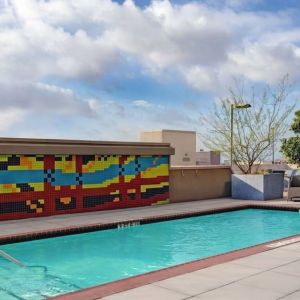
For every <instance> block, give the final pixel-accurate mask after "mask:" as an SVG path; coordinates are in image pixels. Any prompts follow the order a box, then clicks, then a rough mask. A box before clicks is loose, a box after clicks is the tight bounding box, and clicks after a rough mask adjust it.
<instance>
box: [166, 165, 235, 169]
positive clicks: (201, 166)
mask: <svg viewBox="0 0 300 300" xmlns="http://www.w3.org/2000/svg"><path fill="white" fill-rule="evenodd" d="M209 169H231V167H230V166H227V165H195V166H171V167H170V170H209Z"/></svg>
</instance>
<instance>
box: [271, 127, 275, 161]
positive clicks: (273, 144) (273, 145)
mask: <svg viewBox="0 0 300 300" xmlns="http://www.w3.org/2000/svg"><path fill="white" fill-rule="evenodd" d="M271 129H272V135H273V143H272V165H274V164H275V127H272V128H271Z"/></svg>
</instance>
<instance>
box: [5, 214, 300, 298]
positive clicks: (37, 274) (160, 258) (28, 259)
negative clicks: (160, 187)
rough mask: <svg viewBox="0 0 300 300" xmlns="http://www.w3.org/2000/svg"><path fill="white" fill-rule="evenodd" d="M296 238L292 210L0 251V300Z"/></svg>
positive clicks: (299, 218) (298, 230) (297, 224)
mask: <svg viewBox="0 0 300 300" xmlns="http://www.w3.org/2000/svg"><path fill="white" fill-rule="evenodd" d="M294 234H300V214H299V213H298V212H289V211H278V210H263V209H243V210H238V211H232V212H225V213H218V214H212V215H206V216H200V217H191V218H184V219H179V220H172V221H164V222H157V223H152V224H146V225H140V226H135V227H128V228H120V229H110V230H104V231H98V232H91V233H84V234H76V235H69V236H63V237H56V238H49V239H42V240H35V241H30V242H22V243H16V244H7V245H3V246H0V249H1V250H4V251H6V252H7V253H9V254H10V255H12V256H14V257H15V258H17V259H19V260H20V261H22V262H23V263H24V264H25V265H26V266H27V267H26V268H20V267H18V266H16V265H14V264H12V263H11V262H9V261H6V260H4V259H3V258H0V299H5V300H10V299H19V300H20V299H30V300H33V299H34V300H36V299H44V298H46V297H50V296H55V295H59V294H63V293H67V292H70V291H75V290H79V289H82V288H86V287H89V286H93V285H98V284H102V283H106V282H111V281H115V280H118V279H122V278H127V277H130V276H133V275H137V274H142V273H146V272H150V271H153V270H158V269H162V268H165V267H168V266H173V265H177V264H181V263H184V262H188V261H192V260H195V259H199V258H205V257H208V256H212V255H216V254H220V253H224V252H228V251H231V250H235V249H241V248H245V247H249V246H252V245H256V244H260V243H263V242H267V241H271V240H275V239H279V238H283V237H287V236H290V235H294Z"/></svg>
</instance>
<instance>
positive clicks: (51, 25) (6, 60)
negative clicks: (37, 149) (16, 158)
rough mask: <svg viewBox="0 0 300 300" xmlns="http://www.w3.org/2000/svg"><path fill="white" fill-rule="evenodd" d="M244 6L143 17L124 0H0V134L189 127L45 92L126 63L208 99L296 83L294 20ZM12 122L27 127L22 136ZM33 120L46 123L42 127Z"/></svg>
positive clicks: (141, 103)
mask: <svg viewBox="0 0 300 300" xmlns="http://www.w3.org/2000/svg"><path fill="white" fill-rule="evenodd" d="M257 1H259V0H252V1H251V2H252V4H255V2H257ZM246 2H247V3H249V1H245V0H225V1H223V0H215V1H213V0H212V1H206V2H205V1H203V2H202V1H201V2H200V1H191V2H190V3H188V4H185V5H179V4H177V5H175V4H171V2H170V1H167V0H164V1H153V2H152V3H151V5H149V6H148V7H146V8H144V9H141V8H139V7H138V6H136V5H135V4H134V2H133V1H130V0H127V1H125V3H124V4H123V5H120V4H118V3H116V2H113V1H112V0H89V1H86V0H72V1H65V0H51V1H37V0H26V1H20V0H11V1H5V0H0V104H1V108H2V110H3V111H5V117H3V118H2V121H1V125H3V126H2V128H3V129H5V130H7V129H8V128H12V133H18V135H20V134H24V135H28V133H30V132H31V133H32V134H33V135H39V134H42V135H51V134H54V133H55V134H56V135H60V134H62V133H61V127H64V126H66V123H68V124H69V126H70V128H68V129H66V128H65V131H64V132H65V133H66V134H68V135H70V136H72V135H74V136H76V135H80V134H81V135H85V134H86V135H87V136H88V137H90V136H95V138H98V136H99V137H101V138H104V139H111V138H110V137H113V138H114V139H115V138H118V137H121V139H125V138H128V137H130V138H133V136H136V132H137V131H138V130H144V129H152V128H153V124H155V127H157V126H160V127H165V128H169V127H172V128H176V127H177V128H179V127H182V128H186V129H189V126H190V124H192V123H195V122H196V123H197V119H196V118H195V117H194V116H191V115H190V114H188V113H186V112H185V111H181V109H180V107H178V108H174V107H173V108H171V107H170V105H171V104H170V105H169V106H168V104H165V103H163V105H161V106H160V105H157V104H154V103H151V102H150V101H146V100H143V98H141V99H139V98H138V99H136V100H135V99H133V100H131V101H128V103H127V105H124V104H122V103H120V102H118V101H115V100H110V101H108V100H105V99H104V100H103V99H98V98H97V97H96V96H94V97H95V98H93V99H91V98H89V97H86V98H85V97H81V96H79V95H77V94H76V93H75V92H74V91H72V90H71V89H64V88H61V87H58V86H54V85H50V84H45V82H47V80H48V79H49V78H55V79H57V82H60V81H61V82H63V80H65V79H74V80H76V81H77V82H79V83H80V82H81V83H82V82H83V83H84V82H86V81H89V82H92V83H93V82H97V80H99V79H101V78H102V76H105V75H106V74H107V73H109V72H110V71H112V70H113V71H114V72H116V73H117V72H118V71H119V70H121V71H120V72H124V73H126V70H125V71H124V65H125V66H126V64H127V65H128V64H130V63H131V62H132V61H134V62H135V63H136V62H137V63H138V64H139V68H141V69H142V72H146V73H147V74H151V75H152V76H153V77H156V79H157V80H163V79H164V78H165V77H164V76H165V75H166V77H172V76H174V77H175V76H176V79H177V77H178V74H179V76H181V79H182V82H183V84H188V85H189V86H190V87H192V88H194V89H197V90H199V91H211V92H213V93H214V94H216V93H217V91H220V90H222V89H223V88H224V87H225V88H227V87H228V85H229V84H230V80H231V78H232V77H233V76H234V77H238V78H239V77H242V78H245V79H246V80H250V81H264V82H268V83H273V82H274V81H276V80H278V79H279V78H281V77H282V76H283V75H284V74H286V73H289V74H290V76H291V78H292V80H293V79H300V46H299V45H300V29H299V26H298V27H297V26H295V25H294V24H293V20H294V19H293V18H294V13H295V12H291V11H282V12H251V11H243V10H242V8H243V7H245V6H247V3H246ZM212 3H214V4H215V5H211V4H212ZM237 8H238V9H239V11H238V12H237ZM120 66H122V67H123V69H122V68H120ZM130 72H132V70H130ZM121 74H122V73H121ZM124 76H125V75H124ZM93 80H95V81H93ZM54 82H55V81H54ZM141 97H142V95H141ZM62 115H63V118H62V119H59V117H58V116H62ZM20 120H26V124H28V125H27V127H26V126H23V127H22V128H20V126H19V125H18V124H19V123H20ZM61 120H63V121H61ZM86 120H88V121H86ZM38 122H42V123H45V122H46V123H47V124H46V125H45V124H44V128H43V129H41V128H38V127H37V126H36V124H37V123H38ZM85 122H86V123H85ZM50 123H51V124H52V125H51V124H50ZM5 124H6V125H5ZM51 126H52V127H51ZM108 128H109V129H108ZM51 130H52V131H51ZM1 132H2V134H3V130H2V131H1ZM42 132H44V134H43V133H42ZM51 132H52V133H51ZM117 132H119V133H117ZM25 133H27V134H25Z"/></svg>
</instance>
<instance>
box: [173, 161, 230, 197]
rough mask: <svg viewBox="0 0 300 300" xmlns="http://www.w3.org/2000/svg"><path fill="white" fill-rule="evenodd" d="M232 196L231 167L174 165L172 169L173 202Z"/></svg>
mask: <svg viewBox="0 0 300 300" xmlns="http://www.w3.org/2000/svg"><path fill="white" fill-rule="evenodd" d="M230 196H231V169H230V167H227V166H210V167H174V168H171V169H170V201H171V202H184V201H192V200H202V199H211V198H222V197H230Z"/></svg>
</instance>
